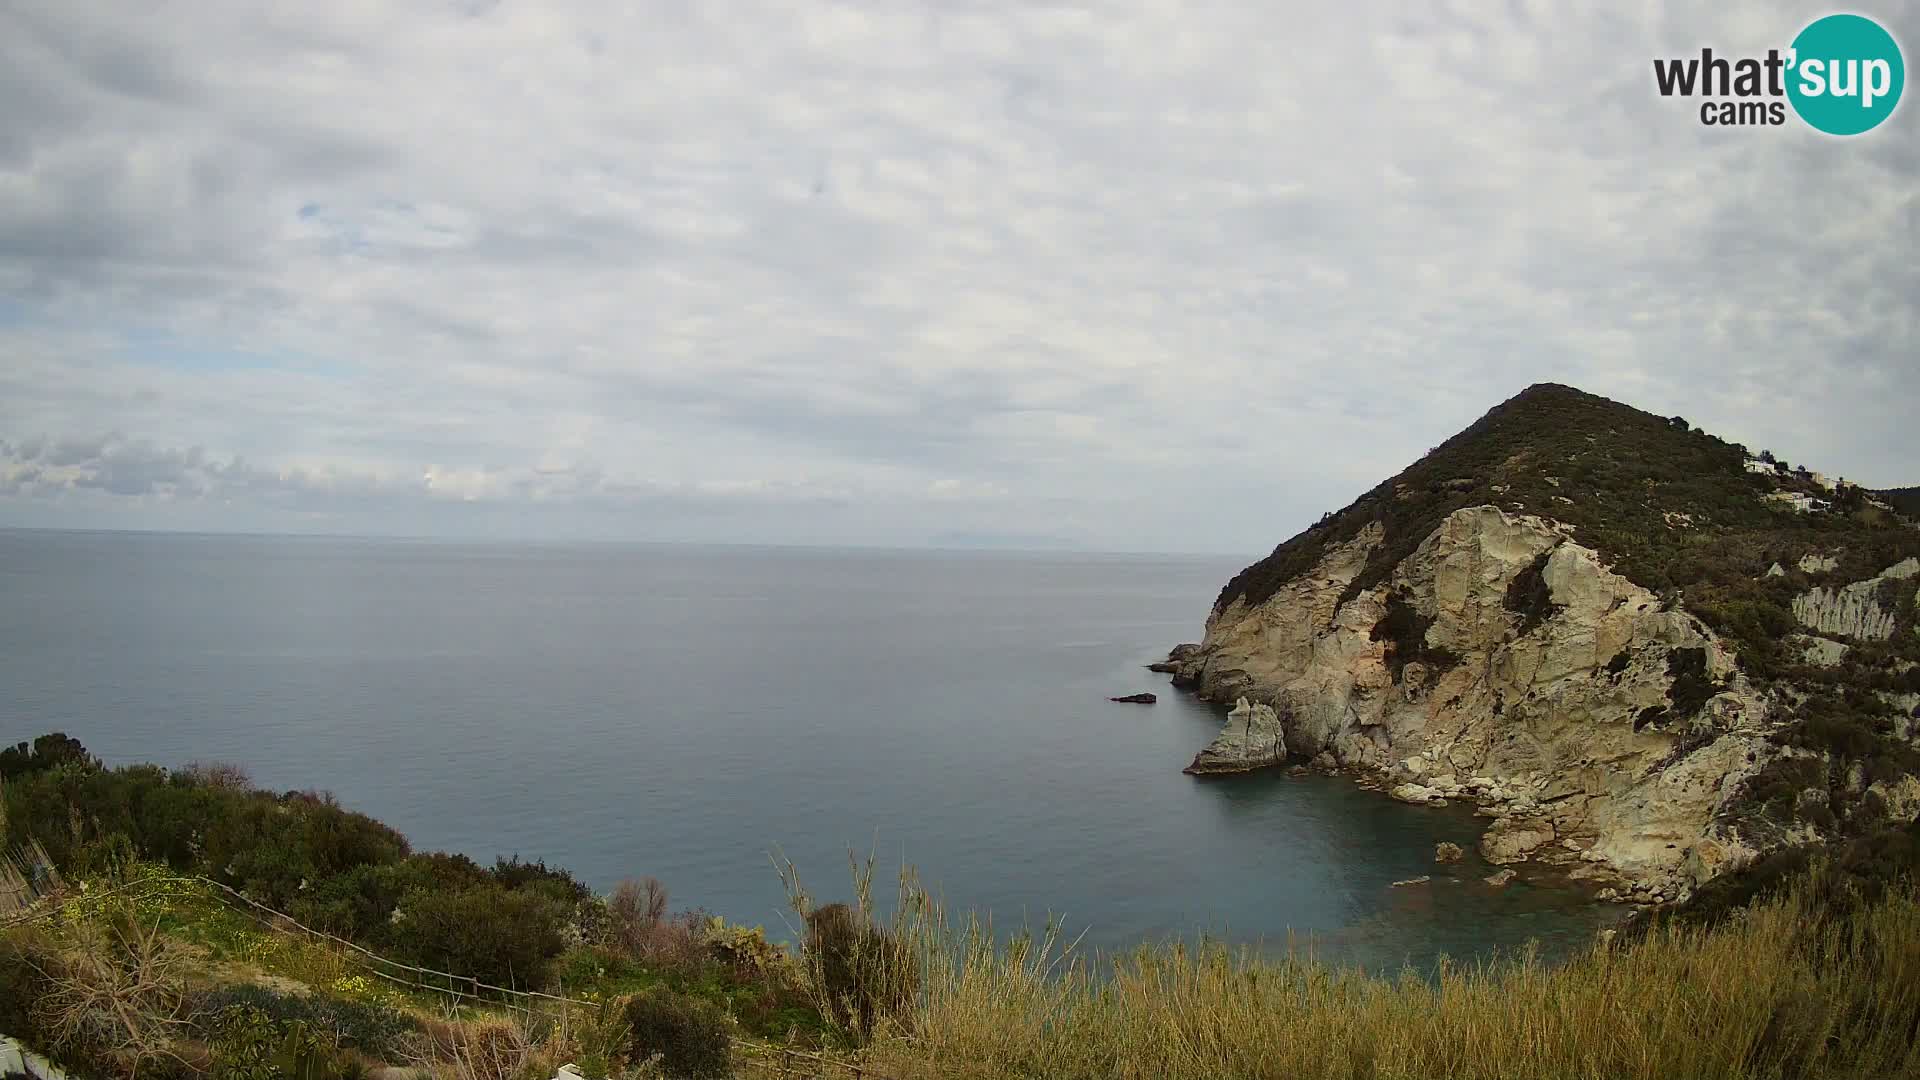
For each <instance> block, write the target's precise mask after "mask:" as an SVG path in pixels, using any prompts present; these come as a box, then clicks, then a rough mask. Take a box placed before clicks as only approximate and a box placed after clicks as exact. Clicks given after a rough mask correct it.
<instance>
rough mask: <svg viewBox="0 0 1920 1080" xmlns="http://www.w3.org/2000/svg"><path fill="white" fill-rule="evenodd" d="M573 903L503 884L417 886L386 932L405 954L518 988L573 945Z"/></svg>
mask: <svg viewBox="0 0 1920 1080" xmlns="http://www.w3.org/2000/svg"><path fill="white" fill-rule="evenodd" d="M566 916H567V909H566V908H565V907H564V906H563V905H562V904H561V903H559V902H558V901H556V900H554V899H553V898H551V897H549V896H545V895H542V894H541V893H539V892H536V891H514V890H511V889H507V888H504V887H502V886H500V885H497V884H485V885H474V886H469V887H466V888H455V889H445V888H434V889H416V890H414V891H413V892H410V893H408V894H407V896H406V898H405V899H404V900H402V901H401V903H400V908H399V914H398V915H397V916H396V918H395V919H394V921H393V922H392V924H391V925H390V926H389V927H388V929H387V930H386V932H385V933H384V934H383V935H382V937H383V939H384V940H385V941H386V942H387V943H388V944H389V946H390V947H391V948H392V949H393V951H394V952H395V953H396V954H397V956H398V958H400V959H402V960H405V961H407V962H409V963H413V964H417V965H419V966H421V967H426V968H432V969H434V970H436V971H445V972H450V973H452V974H454V975H458V976H462V977H465V978H472V979H477V980H479V981H480V982H483V983H487V984H490V985H493V986H503V987H507V988H510V989H524V988H527V987H538V986H543V985H545V984H546V982H547V977H548V975H549V974H550V972H551V969H552V964H553V961H554V960H555V959H556V958H557V957H558V956H559V955H560V953H561V952H562V950H564V949H565V947H566V940H565V937H564V935H563V934H562V932H561V928H562V927H563V926H564V925H565V923H566Z"/></svg>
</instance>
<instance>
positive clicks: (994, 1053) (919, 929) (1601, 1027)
mask: <svg viewBox="0 0 1920 1080" xmlns="http://www.w3.org/2000/svg"><path fill="white" fill-rule="evenodd" d="M1805 895H1806V891H1805V890H1803V891H1802V892H1800V893H1795V894H1793V895H1790V896H1787V897H1786V898H1784V899H1781V900H1777V901H1774V902H1771V903H1768V904H1766V905H1764V906H1761V907H1758V908H1755V909H1753V910H1751V911H1748V912H1746V913H1745V914H1744V915H1742V916H1741V917H1739V918H1737V919H1735V920H1733V921H1732V922H1730V923H1728V924H1726V925H1724V926H1722V927H1721V928H1720V929H1718V930H1716V931H1711V932H1709V931H1704V930H1699V929H1687V930H1683V929H1662V930H1659V931H1656V932H1654V933H1652V934H1650V935H1649V936H1648V937H1647V938H1646V939H1645V940H1642V941H1640V942H1638V943H1636V944H1635V945H1634V946H1632V947H1630V948H1624V947H1623V948H1614V947H1609V946H1598V945H1597V946H1596V947H1595V949H1594V950H1593V951H1592V952H1591V953H1590V954H1588V955H1586V956H1583V957H1580V958H1577V959H1575V960H1574V961H1572V962H1570V963H1568V964H1566V965H1564V966H1560V967H1547V966H1544V965H1541V964H1538V963H1533V962H1529V961H1522V962H1516V963H1512V964H1508V965H1505V966H1500V967H1488V968H1475V969H1459V968H1450V969H1444V970H1442V971H1441V972H1439V973H1438V974H1437V975H1436V976H1435V977H1434V978H1431V979H1429V978H1426V977H1423V976H1420V975H1416V974H1413V973H1407V974H1404V975H1402V976H1401V977H1398V978H1381V977H1378V976H1366V975H1361V974H1357V973H1342V972H1336V971H1332V970H1328V969H1326V968H1323V967H1319V966H1315V965H1313V964H1310V963H1305V962H1294V961H1288V960H1280V961H1274V960H1269V959H1263V958H1261V957H1260V956H1258V955H1255V954H1253V953H1251V952H1245V951H1241V952H1230V951H1228V950H1226V949H1223V948H1217V947H1198V948H1190V947H1181V946H1167V947H1158V948H1143V949H1141V950H1140V951H1137V952H1135V953H1132V954H1130V955H1127V956H1125V957H1121V958H1119V959H1117V960H1115V961H1114V962H1113V963H1111V964H1108V963H1105V962H1102V961H1101V960H1100V959H1099V958H1097V957H1076V956H1074V955H1073V950H1072V949H1062V948H1060V947H1058V944H1057V942H1055V941H1054V940H1052V939H1051V938H1043V939H1041V940H1038V941H1024V942H1022V941H1016V942H1015V943H1014V944H1013V945H1011V946H1004V945H1003V946H995V945H994V944H993V943H992V937H991V935H990V934H987V933H984V932H982V930H981V929H980V928H978V927H969V928H967V929H966V930H965V931H963V932H960V933H957V934H956V933H951V932H949V931H948V929H947V927H946V926H945V923H944V920H943V919H942V918H941V917H940V916H939V913H938V910H937V907H932V906H922V907H920V908H919V909H918V911H917V912H908V913H907V914H906V915H905V916H904V917H903V919H902V921H903V922H904V923H905V924H906V925H905V926H903V927H902V929H906V930H910V931H912V932H913V933H914V934H915V935H916V937H915V938H914V940H916V941H918V942H919V943H920V946H919V947H920V949H921V953H922V960H923V962H924V963H926V964H927V965H928V966H927V967H926V968H925V970H926V971H927V979H926V981H925V983H924V989H923V991H922V992H921V993H920V994H919V995H918V999H917V1001H916V1003H915V1004H914V1005H913V1006H912V1007H911V1008H910V1009H909V1010H907V1011H906V1012H905V1013H904V1014H902V1015H900V1016H898V1017H897V1018H895V1019H894V1020H893V1021H891V1022H890V1023H887V1024H883V1025H882V1026H881V1027H880V1029H879V1030H878V1031H877V1033H876V1035H875V1038H874V1039H873V1040H872V1042H871V1043H870V1044H869V1046H868V1047H867V1052H866V1055H865V1057H866V1060H867V1064H868V1066H869V1068H870V1069H871V1070H872V1071H873V1072H874V1073H877V1074H882V1075H886V1076H889V1077H894V1078H897V1080H932V1078H942V1080H945V1078H953V1080H958V1078H963V1077H964V1078H982V1080H984V1078H999V1077H1049V1078H1061V1080H1067V1078H1073V1077H1089V1078H1091V1077H1100V1078H1109V1077H1127V1078H1142V1080H1145V1078H1156V1080H1157V1078H1166V1080H1180V1078H1194V1080H1199V1078H1203V1077H1204V1078H1208V1080H1212V1078H1218V1077H1241V1078H1260V1077H1272V1078H1275V1080H1280V1078H1286V1080H1305V1078H1316V1077H1327V1078H1331V1077H1341V1078H1360V1077H1367V1078H1378V1080H1389V1078H1402V1077H1404V1078H1409V1080H1412V1078H1419V1080H1432V1078H1440V1077H1446V1078H1455V1077H1458V1078H1481V1077H1485V1078H1501V1080H1507V1078H1529V1080H1531V1078H1536V1077H1537V1078H1555V1080H1561V1078H1566V1080H1574V1078H1596V1080H1597V1078H1602V1077H1604V1078H1608V1080H1615V1078H1632V1077H1646V1078H1667V1077H1687V1078H1689V1080H1710V1078H1716V1077H1743V1078H1745V1077H1898V1076H1920V1048H1916V1036H1917V1035H1920V894H1916V892H1915V891H1914V890H1913V889H1912V888H1905V889H1902V890H1900V891H1898V892H1897V893H1895V894H1894V895H1891V896H1889V897H1888V898H1887V899H1885V900H1884V901H1881V902H1879V903H1876V904H1875V905H1873V906H1871V907H1868V908H1865V909H1864V910H1862V911H1860V912H1858V913H1857V914H1855V915H1854V916H1852V917H1851V918H1848V919H1845V920H1836V919H1831V918H1829V917H1827V912H1828V910H1829V909H1826V908H1816V907H1815V906H1814V905H1812V904H1810V903H1809V902H1808V901H1807V900H1805V899H1804V896H1805Z"/></svg>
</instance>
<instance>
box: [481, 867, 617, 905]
mask: <svg viewBox="0 0 1920 1080" xmlns="http://www.w3.org/2000/svg"><path fill="white" fill-rule="evenodd" d="M493 879H494V880H495V881H497V882H499V883H500V884H501V885H504V886H505V887H507V888H509V889H524V890H527V891H529V892H537V893H541V894H544V895H546V896H550V897H552V898H553V899H555V900H558V901H560V902H561V903H563V904H566V905H568V906H569V907H571V906H572V905H574V904H578V903H580V902H581V901H583V900H586V899H587V898H588V897H591V896H592V895H593V890H592V889H589V888H587V887H586V886H585V885H584V884H582V883H581V882H580V881H579V880H578V879H577V878H575V877H574V876H573V875H572V874H570V873H568V872H567V871H565V870H563V869H561V868H559V867H557V866H555V867H549V866H547V864H546V862H545V860H541V861H538V862H522V861H521V860H520V856H518V855H515V856H513V857H512V858H511V859H496V860H495V861H494V864H493Z"/></svg>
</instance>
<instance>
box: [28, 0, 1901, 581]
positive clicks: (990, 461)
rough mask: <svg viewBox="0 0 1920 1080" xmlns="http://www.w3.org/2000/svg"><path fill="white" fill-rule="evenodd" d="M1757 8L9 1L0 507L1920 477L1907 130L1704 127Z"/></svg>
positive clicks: (1085, 504) (617, 532)
mask: <svg viewBox="0 0 1920 1080" xmlns="http://www.w3.org/2000/svg"><path fill="white" fill-rule="evenodd" d="M1734 6H1735V5H1725V4H1717V3H1714V4H1700V5H1696V6H1688V7H1668V6H1665V5H1661V4H1657V3H1633V4H1622V3H1618V2H1611V0H1610V2H1596V3H1585V4H1579V5H1570V4H1562V3H1521V2H1515V3H1502V4H1491V3H1490V4H1475V5H1456V4H1436V3H1431V2H1427V0H1420V2H1410V3H1407V4H1404V5H1384V4H1383V5H1373V4H1350V5H1340V6H1337V7H1328V6H1326V5H1319V4H1311V5H1307V4H1303V5H1288V4H1282V3H1245V2H1233V3H1201V4H1193V3H1187V4H1174V3H1171V2H1164V3H1158V2H1156V3H1145V2H1126V3H1121V2H1115V3H1109V4H1098V5H1092V6H1089V7H1082V8H1073V7H1067V6H1062V5H1053V4H1048V3H1043V2H1039V0H1015V2H1009V3H1005V4H998V3H989V2H984V0H981V2H973V0H946V2H939V3H914V2H909V0H897V2H869V3H861V4H833V3H827V2H824V0H806V2H784V0H783V2H770V3H747V2H741V3H732V2H729V3H712V4H706V3H701V4H682V3H638V4H635V3H611V2H588V0H578V2H563V0H542V2H539V3H530V2H523V0H498V2H484V0H464V2H460V0H418V2H406V3H396V2H392V0H365V2H360V0H333V2H328V3H302V4H291V3H289V4H279V3H261V2H260V0H233V2H231V3H225V2H218V0H193V2H180V0H171V2H170V0H127V2H116V3H108V2H105V0H7V2H6V3H5V4H3V5H0V525H34V526H87V527H113V528H155V529H180V528H186V529H244V530H286V531H311V532H335V531H345V532H370V533H400V534H416V535H417V534H430V535H488V536H493V535H500V536H541V537H575V536H582V537H608V538H632V539H649V540H696V541H711V540H718V541H737V542H772V543H865V544H904V545H920V544H959V543H1013V544H1032V545H1075V546H1084V547H1091V548H1105V549H1122V550H1174V551H1181V550H1185V551H1227V552H1244V553H1254V552H1259V551H1263V550H1265V549H1267V548H1270V547H1271V546H1272V545H1273V544H1274V543H1276V542H1277V541H1279V540H1281V539H1283V538H1284V537H1285V536H1286V535H1288V534H1289V533H1291V532H1293V531H1294V530H1296V529H1297V528H1299V527H1301V526H1302V525H1304V524H1306V523H1308V522H1310V521H1312V520H1313V519H1314V518H1315V517H1317V516H1318V515H1319V514H1320V513H1321V512H1322V511H1324V510H1327V509H1330V508H1333V507H1337V506H1339V505H1343V504H1344V503H1346V502H1347V501H1348V500H1350V499H1351V498H1352V497H1353V496H1354V495H1355V494H1357V493H1358V492H1359V491H1361V490H1363V489H1365V488H1367V487H1369V486H1371V485H1372V484H1374V483H1376V482H1377V481H1379V480H1380V479H1382V478H1384V477H1385V476H1387V475H1388V474H1390V473H1392V472H1394V471H1396V470H1398V469H1399V468H1401V467H1403V466H1404V465H1406V464H1407V463H1408V462H1410V461H1412V460H1413V459H1414V458H1417V457H1418V456H1419V455H1420V454H1422V453H1424V452H1425V451H1426V450H1427V449H1428V448H1429V447H1431V446H1432V445H1434V444H1436V443H1438V442H1439V441H1440V440H1441V439H1443V438H1444V437H1446V436H1447V435H1449V434H1451V433H1452V432H1453V431H1455V430H1457V429H1458V428H1460V427H1462V426H1464V425H1465V424H1466V423H1468V422H1470V421H1471V420H1472V419H1473V418H1474V417H1476V416H1478V415H1479V414H1480V413H1482V412H1484V411H1485V410H1486V409H1487V408H1488V407H1489V406H1491V405H1493V404H1494V403H1496V402H1498V401H1499V400H1501V399H1503V398H1506V397H1508V396H1510V395H1512V394H1513V393H1515V392H1517V391H1518V390H1520V389H1521V388H1523V387H1525V386H1526V385H1528V384H1529V383H1533V382H1538V381H1548V380H1551V381H1560V382H1569V383H1573V384H1575V385H1578V386H1581V387H1583V388H1585V389H1588V390H1592V391H1594V392H1597V393H1603V394H1607V395H1609V396H1612V397H1616V398H1619V399H1622V400H1625V401H1627V402H1630V403H1632V404H1635V405H1638V406H1640V407H1642V408H1646V409H1649V410H1653V411H1657V412H1661V413H1674V412H1679V413H1683V414H1685V415H1686V416H1687V417H1688V418H1689V419H1691V420H1693V421H1694V422H1696V423H1699V424H1702V425H1704V426H1706V427H1708V428H1709V429H1710V430H1714V431H1716V432H1718V433H1721V434H1724V435H1726V436H1728V437H1730V438H1734V439H1737V440H1740V441H1744V442H1747V443H1748V444H1749V445H1751V446H1754V447H1755V448H1756V449H1757V448H1759V447H1761V446H1767V447H1770V448H1772V449H1774V450H1775V451H1776V452H1777V453H1779V454H1781V455H1782V456H1784V457H1787V458H1788V459H1790V460H1792V461H1794V462H1796V463H1798V462H1802V461H1804V462H1806V463H1808V464H1810V465H1811V466H1812V467H1815V468H1818V469H1822V470H1825V471H1828V472H1837V473H1841V474H1844V475H1847V476H1849V477H1852V478H1855V479H1858V480H1860V481H1862V482H1864V483H1868V484H1871V485H1875V486H1891V485H1896V484H1912V483H1920V435H1916V433H1915V427H1914V415H1915V414H1914V403H1915V401H1916V400H1920V334H1917V333H1916V328H1917V326H1920V260H1916V255H1915V252H1916V241H1920V201H1917V200H1920V195H1917V194H1916V193H1920V119H1917V118H1920V112H1917V111H1916V108H1915V105H1914V103H1912V102H1907V103H1905V104H1903V105H1902V107H1901V109H1900V111H1899V112H1897V113H1896V114H1895V115H1894V117H1893V118H1892V119H1891V120H1890V121H1888V122H1887V123H1886V124H1885V125H1883V126H1882V127H1881V128H1879V129H1878V130H1876V131H1874V132H1872V133H1870V134H1868V135H1865V136H1861V137H1857V138H1854V139H1845V140H1843V139H1833V138H1828V137H1824V136H1821V135H1818V134H1816V133H1814V132H1812V131H1811V130H1809V129H1807V128H1806V127H1804V126H1802V125H1800V124H1799V123H1798V122H1797V121H1792V122H1790V124H1789V125H1788V126H1786V127H1782V128H1747V129H1730V130H1720V129H1714V128H1705V127H1702V126H1701V125H1700V124H1699V122H1698V120H1697V116H1696V113H1695V107H1694V106H1692V105H1688V104H1686V103H1684V102H1679V101H1668V100H1662V99H1660V98H1658V97H1657V96H1656V94H1655V93H1654V90H1653V83H1652V67H1651V60H1652V59H1653V58H1654V57H1655V56H1677V55H1684V54H1686V53H1687V52H1688V51H1690V50H1692V51H1695V52H1697V50H1698V49H1699V48H1700V46H1702V45H1711V46H1713V47H1714V48H1715V49H1716V51H1720V52H1723V53H1729V52H1730V53H1738V52H1742V51H1746V52H1763V51H1764V50H1765V49H1766V48H1767V47H1769V46H1778V47H1784V46H1785V45H1786V44H1787V43H1788V41H1789V40H1791V38H1792V36H1793V34H1794V33H1795V32H1796V31H1797V30H1798V29H1799V27H1801V26H1802V25H1804V24H1805V23H1806V22H1808V21H1809V20H1810V19H1812V18H1813V17H1815V16H1817V15H1819V14H1823V13H1824V12H1825V11H1826V10H1827V9H1826V8H1823V7H1808V6H1805V5H1791V4H1788V5H1777V6H1774V7H1772V8H1771V9H1768V8H1767V7H1765V6H1763V5H1751V4H1742V5H1738V6H1739V7H1740V8H1741V9H1743V10H1740V11H1738V12H1735V11H1732V10H1729V9H1731V8H1732V7H1734ZM1861 10H1862V11H1864V12H1865V13H1867V14H1870V15H1873V16H1875V17H1877V18H1878V19H1879V20H1880V21H1881V22H1882V24H1883V25H1886V26H1888V27H1889V28H1890V29H1891V30H1892V31H1893V32H1894V34H1895V36H1896V37H1898V38H1899V39H1901V40H1902V41H1903V42H1905V43H1907V47H1908V62H1909V64H1912V63H1913V61H1914V59H1915V57H1914V43H1916V42H1920V4H1916V3H1914V2H1904V3H1892V2H1881V3H1878V5H1877V6H1876V7H1874V8H1872V9H1871V10H1868V9H1861ZM1909 96H1911V94H1909Z"/></svg>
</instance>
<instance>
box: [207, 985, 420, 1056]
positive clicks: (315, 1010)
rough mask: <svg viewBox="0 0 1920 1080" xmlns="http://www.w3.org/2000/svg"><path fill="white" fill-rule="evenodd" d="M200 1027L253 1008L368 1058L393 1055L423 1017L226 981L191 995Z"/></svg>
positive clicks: (212, 1028)
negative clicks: (324, 1034)
mask: <svg viewBox="0 0 1920 1080" xmlns="http://www.w3.org/2000/svg"><path fill="white" fill-rule="evenodd" d="M188 1006H189V1013H190V1015H192V1016H193V1018H194V1026H195V1028H196V1029H197V1030H198V1031H200V1032H202V1033H203V1034H205V1035H206V1036H208V1037H210V1038H211V1037H213V1036H215V1035H217V1034H218V1029H219V1026H220V1018H221V1017H222V1016H225V1015H228V1014H229V1013H231V1012H233V1010H236V1009H242V1008H245V1009H253V1010H255V1011H257V1012H259V1013H260V1014H261V1015H262V1016H265V1017H266V1018H268V1019H269V1020H271V1021H273V1022H274V1023H279V1024H290V1023H295V1022H298V1023H304V1024H307V1025H308V1026H309V1027H311V1028H313V1029H315V1030H316V1031H320V1032H324V1033H326V1034H327V1035H328V1036H330V1037H331V1038H332V1039H333V1040H334V1041H335V1042H337V1043H339V1044H340V1045H342V1046H345V1047H349V1048H351V1049H354V1050H358V1051H360V1052H361V1053H363V1054H366V1055H368V1056H369V1057H375V1058H384V1059H388V1060H392V1059H393V1058H394V1056H395V1055H397V1054H398V1053H399V1052H400V1051H401V1049H402V1048H403V1047H404V1046H405V1045H406V1043H407V1040H408V1039H409V1038H410V1037H411V1036H414V1035H417V1034H418V1033H419V1032H420V1030H421V1028H420V1023H419V1021H417V1020H415V1019H414V1018H413V1017H412V1016H411V1015H410V1014H408V1013H406V1012H403V1011H401V1010H400V1009H396V1008H394V1007H392V1006H390V1005H382V1004H376V1003H373V1002H365V1001H354V1000H351V999H349V998H342V997H335V996H332V995H329V994H289V993H284V992H282V991H279V990H274V989H272V988H270V987H265V986H253V985H241V986H223V987H220V988H218V989H215V990H203V991H200V992H198V993H195V994H192V995H189V998H188Z"/></svg>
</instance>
